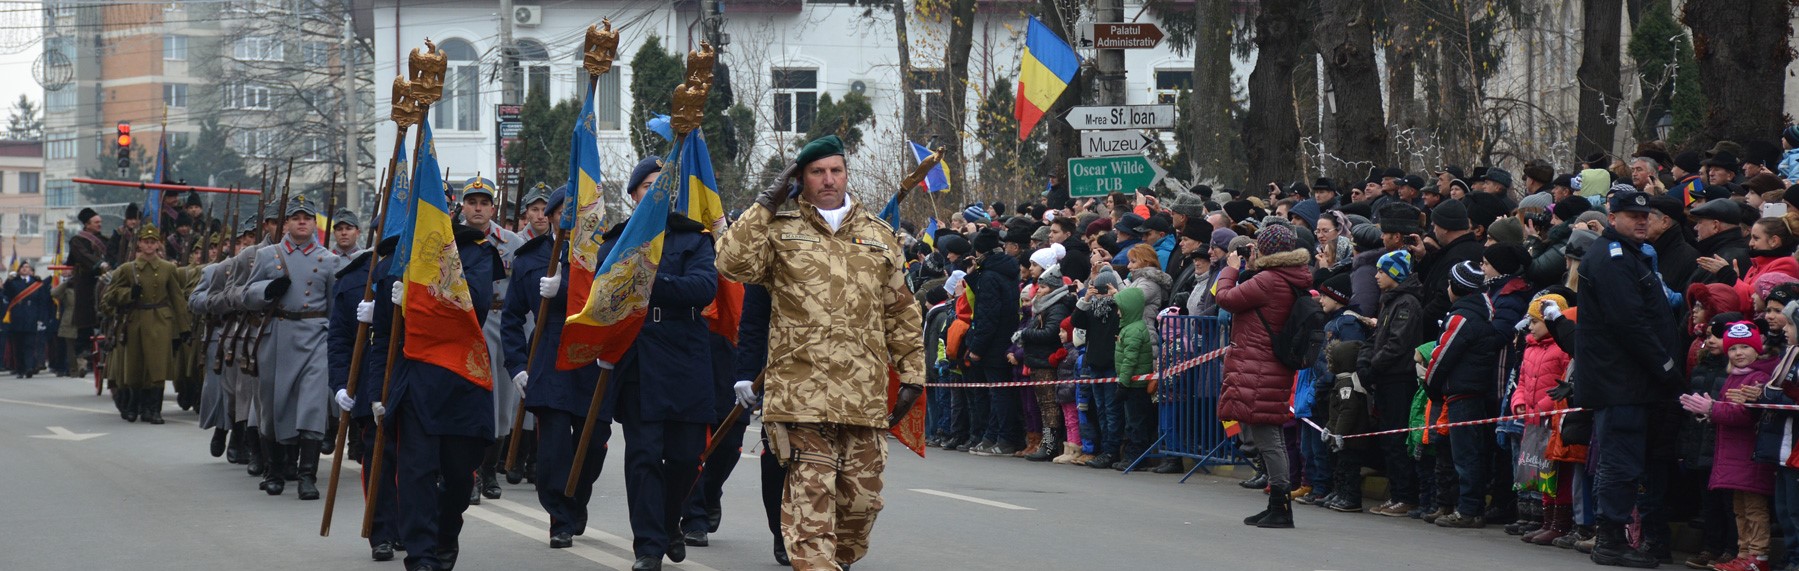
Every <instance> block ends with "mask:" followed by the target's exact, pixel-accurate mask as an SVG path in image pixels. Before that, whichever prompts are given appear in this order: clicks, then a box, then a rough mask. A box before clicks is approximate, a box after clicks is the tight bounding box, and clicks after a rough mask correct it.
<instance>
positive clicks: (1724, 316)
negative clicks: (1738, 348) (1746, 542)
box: [1680, 284, 1745, 569]
mask: <svg viewBox="0 0 1799 571" xmlns="http://www.w3.org/2000/svg"><path fill="white" fill-rule="evenodd" d="M1687 292H1688V293H1687V298H1688V300H1689V301H1692V302H1693V310H1692V313H1693V314H1694V317H1693V321H1694V323H1693V327H1692V334H1693V343H1692V347H1691V348H1690V349H1689V350H1688V355H1689V356H1688V358H1687V362H1688V363H1690V365H1689V369H1688V373H1687V379H1688V382H1687V391H1688V392H1690V393H1692V394H1702V395H1706V396H1709V397H1711V398H1714V399H1718V398H1723V396H1724V383H1725V380H1726V379H1729V378H1730V362H1729V360H1728V359H1726V358H1725V357H1724V339H1723V336H1724V328H1725V326H1727V325H1729V324H1731V323H1734V322H1737V321H1742V320H1743V319H1745V318H1744V316H1743V314H1741V313H1738V312H1737V311H1736V310H1735V309H1729V308H1734V307H1738V306H1737V305H1736V300H1737V297H1736V292H1735V291H1734V290H1732V289H1730V286H1726V285H1721V284H1694V285H1693V286H1692V287H1691V288H1688V290H1687ZM1680 438H1681V443H1680V457H1681V462H1680V467H1681V471H1682V475H1683V480H1685V481H1689V482H1693V481H1696V482H1698V483H1699V485H1700V487H1699V488H1698V489H1702V490H1704V491H1703V493H1702V494H1701V495H1700V498H1699V518H1698V520H1697V521H1695V522H1694V527H1696V528H1698V529H1699V530H1700V536H1699V537H1700V540H1699V552H1698V553H1696V554H1694V555H1693V557H1691V558H1688V559H1687V560H1686V564H1687V566H1688V567H1694V568H1696V569H1707V568H1710V567H1711V565H1713V564H1716V563H1724V562H1727V561H1730V560H1732V559H1736V552H1737V532H1736V526H1735V525H1734V523H1733V521H1734V520H1735V519H1736V518H1735V516H1734V515H1732V514H1731V512H1730V503H1731V493H1730V491H1729V490H1711V489H1706V488H1707V486H1705V485H1704V484H1705V483H1706V482H1708V481H1710V480H1711V473H1712V457H1713V455H1714V448H1713V447H1714V446H1716V445H1717V438H1718V436H1717V431H1716V429H1715V426H1714V425H1713V424H1712V423H1710V422H1704V421H1702V420H1701V419H1700V417H1698V416H1691V415H1689V416H1687V417H1686V418H1684V419H1682V421H1681V428H1680Z"/></svg>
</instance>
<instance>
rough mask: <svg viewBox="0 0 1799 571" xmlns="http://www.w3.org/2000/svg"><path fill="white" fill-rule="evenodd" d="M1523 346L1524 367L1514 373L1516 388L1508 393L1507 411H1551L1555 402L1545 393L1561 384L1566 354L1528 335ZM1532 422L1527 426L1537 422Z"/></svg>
mask: <svg viewBox="0 0 1799 571" xmlns="http://www.w3.org/2000/svg"><path fill="white" fill-rule="evenodd" d="M1525 343H1526V344H1525V346H1524V363H1523V365H1522V366H1521V367H1520V368H1519V370H1518V388H1517V389H1516V390H1513V391H1512V406H1510V407H1508V408H1507V409H1506V413H1507V414H1510V413H1511V410H1513V409H1516V408H1518V406H1519V405H1523V406H1524V412H1527V413H1530V412H1544V411H1550V410H1555V401H1554V400H1553V399H1550V398H1549V390H1550V389H1553V388H1555V385H1556V383H1557V382H1559V381H1561V380H1562V373H1563V372H1565V371H1567V370H1568V354H1567V353H1564V352H1562V348H1561V346H1559V345H1556V344H1555V340H1554V339H1547V338H1545V339H1538V338H1537V336H1535V335H1531V336H1529V337H1527V338H1526V341H1525ZM1540 421H1541V419H1532V420H1530V421H1529V422H1531V423H1536V422H1540Z"/></svg>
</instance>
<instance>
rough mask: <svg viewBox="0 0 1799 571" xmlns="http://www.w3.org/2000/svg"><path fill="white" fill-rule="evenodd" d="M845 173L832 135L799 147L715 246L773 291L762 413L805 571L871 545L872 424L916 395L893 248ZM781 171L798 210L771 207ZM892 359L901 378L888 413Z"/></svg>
mask: <svg viewBox="0 0 1799 571" xmlns="http://www.w3.org/2000/svg"><path fill="white" fill-rule="evenodd" d="M846 172H847V171H846V167H845V163H844V159H843V145H842V142H841V141H839V140H838V139H837V137H835V136H826V137H823V138H821V139H818V140H816V141H813V142H811V143H808V144H807V145H806V146H805V147H804V148H803V149H801V150H800V154H799V157H797V158H796V159H795V161H794V164H793V165H792V166H789V167H788V169H787V171H786V173H784V174H783V175H782V176H781V177H779V178H778V179H777V182H776V183H775V184H774V185H773V186H771V187H769V188H768V189H767V190H765V191H763V193H762V195H761V196H759V197H757V199H756V204H757V206H753V207H751V208H750V209H749V210H748V211H747V212H745V213H744V215H743V218H742V219H740V220H738V222H737V224H735V225H733V226H731V228H730V229H729V230H727V231H726V232H725V234H724V236H723V238H722V239H721V240H720V241H719V245H718V250H719V251H718V262H717V263H718V270H719V272H720V273H722V274H724V275H725V276H726V277H729V278H732V279H735V280H738V281H742V282H744V283H753V284H759V285H763V286H766V287H767V288H768V291H769V293H770V295H771V296H772V302H771V308H772V309H771V317H770V326H769V332H768V355H769V357H770V358H769V360H768V366H767V368H766V369H764V371H763V373H762V381H763V388H764V389H765V391H766V399H767V402H766V403H764V406H763V416H762V419H763V423H764V429H765V430H769V431H770V434H771V436H772V438H771V442H772V443H773V445H774V447H775V453H776V454H779V455H780V457H781V458H783V459H784V463H785V464H786V465H787V468H788V471H787V481H786V489H785V490H784V491H783V493H782V498H781V504H782V513H781V531H782V535H783V536H784V537H785V538H786V541H787V551H788V553H789V555H790V556H791V557H792V561H793V568H794V569H796V570H801V571H805V570H812V569H824V570H836V569H840V568H842V566H844V565H847V564H850V563H855V562H856V561H857V560H860V559H861V558H862V556H863V555H865V554H866V553H867V552H868V537H869V533H870V531H872V529H873V527H874V520H875V515H876V514H878V513H879V512H880V511H881V471H882V470H883V469H884V468H885V467H886V464H887V444H886V441H885V439H884V437H883V435H882V432H883V431H884V430H885V429H886V428H888V427H890V426H892V425H893V424H895V423H896V422H897V419H899V418H902V417H904V416H905V414H906V412H907V411H908V410H910V408H911V406H912V403H913V402H915V401H916V400H917V399H918V396H919V395H920V394H922V393H923V388H922V386H921V385H920V383H922V382H923V377H924V347H923V335H922V333H921V331H920V322H921V321H922V319H921V317H920V315H919V310H918V303H917V302H916V301H914V300H913V298H912V294H911V293H910V292H908V291H907V290H906V284H905V273H904V269H905V267H904V262H903V260H902V259H901V257H900V246H899V243H898V242H897V241H896V240H895V239H894V237H893V230H892V229H891V228H889V227H888V226H887V224H886V223H885V222H882V221H881V220H880V219H879V218H877V217H875V215H874V214H873V213H872V212H869V211H867V210H864V209H862V208H861V207H860V205H857V204H855V203H854V202H852V201H850V199H849V197H848V193H847V190H846V189H845V187H844V185H845V181H846V176H845V175H846ZM789 179H797V180H798V181H799V186H800V191H799V194H798V198H799V199H798V202H799V204H798V205H797V206H798V208H797V209H792V210H785V211H777V209H778V208H779V207H780V205H781V203H782V202H784V201H785V200H786V199H787V198H788V196H789V194H790V193H791V192H792V191H791V190H790V187H789V185H788V180H789ZM889 366H891V367H893V368H895V369H897V370H898V371H899V375H900V379H901V381H902V382H903V383H904V386H903V387H902V388H901V390H900V393H899V399H898V402H896V403H895V404H894V407H893V411H892V414H891V415H890V414H889V412H888V408H887V399H886V390H887V374H886V373H887V369H888V367H889ZM743 384H746V383H740V385H743ZM748 388H749V387H747V386H740V387H738V392H739V393H740V395H741V394H744V393H747V392H748V391H747V389H748ZM739 398H746V397H742V396H740V397H739ZM747 398H749V399H753V398H754V397H753V396H752V397H747Z"/></svg>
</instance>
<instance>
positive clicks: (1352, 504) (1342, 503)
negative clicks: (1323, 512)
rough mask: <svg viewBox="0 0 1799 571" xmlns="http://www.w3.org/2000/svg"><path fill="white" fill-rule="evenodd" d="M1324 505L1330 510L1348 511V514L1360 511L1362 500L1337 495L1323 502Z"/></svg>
mask: <svg viewBox="0 0 1799 571" xmlns="http://www.w3.org/2000/svg"><path fill="white" fill-rule="evenodd" d="M1324 507H1325V508H1327V509H1329V510H1331V511H1334V512H1343V513H1349V514H1352V513H1361V511H1362V502H1360V501H1350V500H1348V499H1346V498H1344V497H1343V496H1337V497H1336V498H1335V499H1332V500H1331V501H1329V502H1327V503H1325V504H1324Z"/></svg>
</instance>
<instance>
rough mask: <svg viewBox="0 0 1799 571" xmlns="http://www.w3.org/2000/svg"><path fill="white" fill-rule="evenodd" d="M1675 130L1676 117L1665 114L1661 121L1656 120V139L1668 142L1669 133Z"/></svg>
mask: <svg viewBox="0 0 1799 571" xmlns="http://www.w3.org/2000/svg"><path fill="white" fill-rule="evenodd" d="M1673 130H1674V115H1673V114H1672V113H1663V114H1662V118H1661V119H1656V120H1655V138H1657V139H1660V140H1663V141H1667V140H1668V133H1669V132H1670V131H1673Z"/></svg>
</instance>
